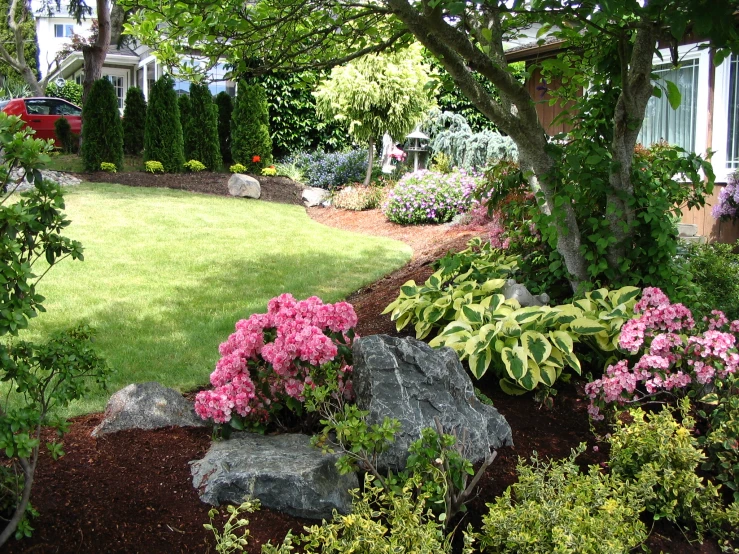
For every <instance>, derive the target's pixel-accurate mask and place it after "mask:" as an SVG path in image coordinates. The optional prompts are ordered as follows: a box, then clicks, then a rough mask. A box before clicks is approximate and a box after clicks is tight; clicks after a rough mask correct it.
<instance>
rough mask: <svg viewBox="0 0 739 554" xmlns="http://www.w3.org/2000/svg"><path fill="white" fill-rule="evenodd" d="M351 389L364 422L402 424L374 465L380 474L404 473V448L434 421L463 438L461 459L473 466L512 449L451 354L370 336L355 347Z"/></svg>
mask: <svg viewBox="0 0 739 554" xmlns="http://www.w3.org/2000/svg"><path fill="white" fill-rule="evenodd" d="M353 350H354V371H353V386H354V391H355V392H356V395H357V405H358V406H359V408H360V409H362V410H367V411H368V412H369V415H368V417H367V419H368V422H369V423H371V424H373V423H381V422H382V421H383V419H384V418H385V417H386V416H387V417H390V418H394V419H397V420H398V421H400V425H401V430H400V432H399V433H398V434H397V435H396V437H395V442H393V443H392V444H391V445H390V447H389V449H388V450H387V451H385V452H383V453H382V454H381V455H380V457H379V460H378V465H380V466H381V467H382V468H390V469H392V470H399V469H402V468H403V467H405V462H406V459H407V458H408V447H409V446H410V445H411V443H413V442H415V441H416V440H418V439H419V438H420V437H421V431H423V429H426V428H427V427H432V428H435V427H436V425H435V423H434V418H438V419H439V421H440V423H441V425H442V427H443V429H444V431H445V432H446V433H452V432H456V433H457V436H458V437H460V438H461V437H462V436H463V433H464V430H466V431H467V434H468V440H467V444H466V450H465V455H466V457H467V458H468V459H469V460H471V461H472V462H473V463H475V462H479V461H481V460H484V459H485V458H486V456H487V455H488V454H489V453H490V449H491V448H500V447H501V446H506V445H511V444H513V441H512V439H511V428H510V426H509V425H508V422H507V421H506V420H505V418H503V416H502V415H500V414H499V413H498V410H496V409H495V408H494V407H492V406H487V405H485V404H483V403H481V402H480V401H479V400H478V399H477V397H476V396H475V389H474V386H473V385H472V381H471V380H470V378H469V376H468V375H467V373H466V372H465V370H464V368H463V367H462V364H461V363H460V361H459V358H458V357H457V354H456V353H455V352H454V350H452V349H451V348H440V349H438V350H435V349H433V348H431V347H430V346H429V345H428V344H426V343H425V342H421V341H418V340H416V339H413V338H404V339H399V338H394V337H389V336H387V335H371V336H367V337H362V338H360V339H357V340H356V341H354V348H353Z"/></svg>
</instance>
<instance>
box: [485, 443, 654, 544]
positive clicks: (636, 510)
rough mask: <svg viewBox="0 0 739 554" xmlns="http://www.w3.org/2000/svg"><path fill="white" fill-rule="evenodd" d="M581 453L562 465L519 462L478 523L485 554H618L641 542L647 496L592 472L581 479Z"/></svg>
mask: <svg viewBox="0 0 739 554" xmlns="http://www.w3.org/2000/svg"><path fill="white" fill-rule="evenodd" d="M584 449H585V445H581V446H580V448H579V449H578V450H574V451H573V453H572V455H571V456H570V458H569V459H567V460H562V461H556V460H555V461H551V462H542V461H540V460H539V459H538V458H537V457H536V454H534V456H533V458H532V460H531V463H530V464H526V463H525V462H524V461H523V460H521V459H519V463H518V467H517V470H516V472H517V473H518V482H517V483H516V484H514V485H512V486H510V487H508V489H507V490H506V491H505V493H503V496H501V497H498V498H497V499H496V501H495V502H494V503H492V504H488V508H489V512H488V513H487V514H486V515H484V516H483V518H482V522H483V532H482V536H481V538H480V542H481V545H482V547H483V550H484V551H488V552H511V553H516V554H527V553H532V554H534V553H535V554H541V553H543V552H556V553H562V554H565V553H571V554H623V553H624V552H629V551H630V550H631V549H632V548H635V547H637V546H639V545H640V544H642V543H643V542H644V541H645V540H646V538H647V535H648V533H647V529H646V526H645V525H644V523H643V522H642V521H641V520H640V519H639V516H640V514H641V512H642V511H644V501H645V499H647V498H649V497H648V496H646V494H645V493H648V492H649V490H648V489H647V488H644V487H640V486H639V484H638V483H628V482H626V481H622V480H620V479H618V478H616V477H614V476H610V475H604V474H603V473H602V472H601V471H600V468H598V467H597V466H592V467H591V468H590V470H589V472H588V473H587V474H585V473H581V472H580V468H579V467H578V465H577V464H576V463H575V458H576V457H577V456H578V455H579V454H580V453H582V452H583V451H584Z"/></svg>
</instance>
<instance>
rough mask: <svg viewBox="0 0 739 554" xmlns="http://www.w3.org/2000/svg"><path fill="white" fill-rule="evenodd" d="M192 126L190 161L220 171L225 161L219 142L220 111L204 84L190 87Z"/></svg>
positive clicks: (195, 84) (193, 84)
mask: <svg viewBox="0 0 739 554" xmlns="http://www.w3.org/2000/svg"><path fill="white" fill-rule="evenodd" d="M190 126H191V129H192V132H191V133H190V134H191V135H192V136H191V140H192V153H191V156H190V157H188V159H195V160H198V161H199V162H202V163H203V165H205V167H207V168H208V169H210V170H211V171H219V170H220V169H221V167H222V165H223V160H222V158H221V148H220V143H219V140H218V111H217V109H216V106H215V105H214V104H213V95H212V94H211V93H210V90H209V89H208V85H206V84H204V83H202V84H197V83H192V84H191V85H190ZM196 130H197V132H195V131H196Z"/></svg>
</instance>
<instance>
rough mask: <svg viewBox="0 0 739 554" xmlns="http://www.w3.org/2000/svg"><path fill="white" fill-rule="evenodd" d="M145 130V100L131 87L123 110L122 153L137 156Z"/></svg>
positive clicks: (140, 92)
mask: <svg viewBox="0 0 739 554" xmlns="http://www.w3.org/2000/svg"><path fill="white" fill-rule="evenodd" d="M145 129H146V100H145V99H144V93H143V92H142V91H141V89H140V88H138V87H131V88H130V89H128V92H127V93H126V107H125V108H124V109H123V151H124V152H125V153H126V154H129V155H130V156H138V155H139V154H141V151H142V150H143V149H144V131H145Z"/></svg>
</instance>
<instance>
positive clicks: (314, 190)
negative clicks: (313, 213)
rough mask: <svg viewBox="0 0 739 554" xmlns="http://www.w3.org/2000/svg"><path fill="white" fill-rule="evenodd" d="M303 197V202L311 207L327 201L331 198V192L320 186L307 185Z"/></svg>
mask: <svg viewBox="0 0 739 554" xmlns="http://www.w3.org/2000/svg"><path fill="white" fill-rule="evenodd" d="M302 198H303V204H305V205H306V206H307V207H309V208H310V207H313V206H319V205H321V204H323V203H324V202H327V201H328V200H329V199H330V198H331V193H330V192H329V191H327V190H324V189H321V188H318V187H305V188H304V189H303V193H302Z"/></svg>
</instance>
